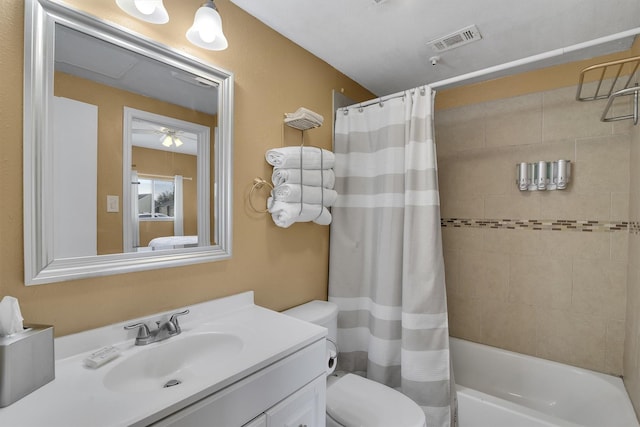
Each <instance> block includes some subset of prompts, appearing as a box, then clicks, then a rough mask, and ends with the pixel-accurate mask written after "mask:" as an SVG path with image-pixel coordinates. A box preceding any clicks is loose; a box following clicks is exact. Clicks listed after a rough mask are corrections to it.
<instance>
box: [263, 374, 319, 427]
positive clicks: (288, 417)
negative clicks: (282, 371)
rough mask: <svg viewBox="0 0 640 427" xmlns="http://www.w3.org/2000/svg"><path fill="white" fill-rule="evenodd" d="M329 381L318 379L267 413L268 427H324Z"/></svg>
mask: <svg viewBox="0 0 640 427" xmlns="http://www.w3.org/2000/svg"><path fill="white" fill-rule="evenodd" d="M326 387H327V380H326V377H325V376H324V375H322V376H320V377H318V378H316V379H315V380H313V381H312V382H311V383H309V384H307V385H306V386H305V387H303V388H302V389H301V390H298V391H297V392H296V393H294V394H292V395H291V396H289V397H288V398H286V399H285V400H283V401H282V402H280V403H278V404H277V405H276V406H274V407H273V408H271V409H269V410H268V411H267V413H266V416H267V418H266V421H267V424H266V427H324V425H325V407H326V398H325V396H326Z"/></svg>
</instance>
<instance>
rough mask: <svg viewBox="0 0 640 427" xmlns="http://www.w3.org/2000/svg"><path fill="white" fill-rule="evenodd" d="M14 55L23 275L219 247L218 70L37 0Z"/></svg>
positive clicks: (227, 88) (226, 235)
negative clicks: (19, 108) (17, 61)
mask: <svg viewBox="0 0 640 427" xmlns="http://www.w3.org/2000/svg"><path fill="white" fill-rule="evenodd" d="M24 61H25V64H24V65H25V66H24V94H25V97H24V251H25V253H24V261H25V283H26V284H27V285H36V284H43V283H51V282H58V281H63V280H71V279H77V278H86V277H93V276H102V275H108V274H117V273H125V272H132V271H141V270H148V269H154V268H165V267H173V266H179V265H187V264H192V263H199V262H208V261H217V260H222V259H227V258H230V257H231V219H232V211H231V209H232V206H231V205H232V203H231V194H232V193H231V191H232V189H231V177H232V141H233V138H232V124H233V75H232V74H231V73H230V72H228V71H225V70H222V69H220V68H217V67H214V66H211V65H208V64H205V63H203V62H202V61H200V60H198V59H196V58H195V57H191V56H188V55H186V54H183V53H181V52H179V51H177V50H175V49H172V48H169V47H167V46H164V45H161V44H159V43H157V42H154V41H152V40H149V39H147V38H145V37H143V36H140V35H137V34H134V33H132V32H130V31H128V30H125V29H123V28H121V27H117V26H115V25H112V24H110V23H107V22H105V21H102V20H100V19H97V18H95V17H92V16H90V15H87V14H85V13H83V12H79V11H76V10H73V9H71V8H69V7H67V6H64V5H61V4H59V3H56V2H53V1H51V0H27V1H26V2H25V59H24ZM143 228H144V230H141V229H143ZM149 230H151V231H149ZM152 242H154V243H153V244H152Z"/></svg>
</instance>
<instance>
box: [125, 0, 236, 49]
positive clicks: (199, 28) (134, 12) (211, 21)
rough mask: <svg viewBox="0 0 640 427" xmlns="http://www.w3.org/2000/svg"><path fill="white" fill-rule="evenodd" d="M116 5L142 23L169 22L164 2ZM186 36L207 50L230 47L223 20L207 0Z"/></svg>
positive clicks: (128, 0) (133, 1)
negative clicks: (223, 28) (223, 30)
mask: <svg viewBox="0 0 640 427" xmlns="http://www.w3.org/2000/svg"><path fill="white" fill-rule="evenodd" d="M116 4H117V5H118V6H119V7H120V9H122V10H124V11H125V12H127V13H128V14H129V15H131V16H133V17H135V18H138V19H140V20H142V21H145V22H150V23H152V24H166V23H167V22H169V14H168V13H167V10H166V9H165V8H164V5H163V4H162V0H116ZM186 36H187V39H188V40H189V41H190V42H191V43H193V44H194V45H196V46H199V47H201V48H203V49H207V50H224V49H226V48H227V47H228V46H229V43H228V42H227V38H226V37H225V36H224V33H223V32H222V18H221V17H220V13H218V8H217V7H216V4H215V3H214V2H213V0H206V1H205V2H204V4H203V5H202V6H201V7H200V8H198V10H197V11H196V14H195V17H194V19H193V25H192V26H191V28H189V30H187V34H186Z"/></svg>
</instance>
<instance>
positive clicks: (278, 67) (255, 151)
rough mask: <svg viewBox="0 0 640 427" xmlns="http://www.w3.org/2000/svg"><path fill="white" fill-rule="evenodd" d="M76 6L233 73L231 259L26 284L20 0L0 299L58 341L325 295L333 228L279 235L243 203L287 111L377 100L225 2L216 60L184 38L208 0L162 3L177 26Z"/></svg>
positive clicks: (17, 2)
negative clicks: (144, 320) (205, 310)
mask: <svg viewBox="0 0 640 427" xmlns="http://www.w3.org/2000/svg"><path fill="white" fill-rule="evenodd" d="M69 3H72V4H75V5H77V7H80V8H83V9H85V10H88V11H90V12H92V13H94V14H96V15H98V16H100V17H102V18H104V19H108V20H112V21H115V22H117V23H118V24H119V25H122V26H125V27H128V28H132V29H133V30H135V31H137V32H140V33H142V34H144V35H146V36H148V37H151V38H154V39H157V40H159V41H160V42H162V43H165V44H167V45H170V46H172V47H173V48H175V49H179V50H182V51H185V52H186V53H188V54H190V55H194V56H197V57H200V58H202V59H203V60H204V61H206V62H208V63H211V64H216V65H218V66H220V67H222V68H225V69H227V70H230V71H233V72H234V73H235V79H236V80H235V125H234V133H235V145H234V156H235V160H234V163H233V167H234V175H233V179H234V193H233V196H234V197H233V200H234V205H233V208H234V217H233V225H234V229H233V232H234V238H233V250H234V256H233V259H231V260H229V261H222V262H216V263H205V264H198V265H193V266H186V267H177V268H170V269H164V270H157V271H146V272H140V273H133V274H123V275H115V276H108V277H100V278H94V279H85V280H77V281H70V282H64V283H58V284H50V285H41V286H29V287H26V286H24V278H23V262H22V258H23V245H22V228H23V226H22V63H23V55H22V51H23V28H24V27H23V20H24V17H23V7H24V2H23V1H21V0H4V1H2V2H0V20H1V21H0V22H1V23H2V25H0V40H2V43H0V55H1V56H2V58H3V60H2V62H1V63H0V75H1V76H2V79H1V80H0V87H1V91H0V93H2V102H1V103H0V129H1V130H2V134H3V141H2V144H0V162H2V167H0V173H1V179H0V196H1V197H2V200H3V202H4V203H3V214H2V218H3V221H2V224H0V239H1V241H2V242H3V246H2V250H1V251H2V256H1V257H0V295H13V296H15V297H17V298H18V299H19V300H20V303H21V307H22V311H23V315H24V317H25V319H26V320H27V321H29V322H36V323H47V324H53V325H55V328H56V335H58V336H59V335H65V334H69V333H72V332H76V331H81V330H85V329H89V328H94V327H98V326H102V325H105V324H109V323H113V322H117V321H123V320H126V319H130V318H133V317H136V316H142V315H146V314H150V313H154V312H158V311H161V310H168V309H171V308H175V307H179V306H184V305H188V304H193V303H197V302H201V301H205V300H209V299H212V298H217V297H221V296H225V295H230V294H234V293H237V292H242V291H246V290H254V291H255V292H256V301H257V303H258V304H261V305H264V306H266V307H270V308H273V309H276V310H279V309H284V308H287V307H290V306H293V305H295V304H299V303H302V302H304V301H307V300H311V299H314V298H321V299H322V298H326V293H327V269H328V267H327V265H328V238H329V230H328V227H321V226H318V225H315V224H311V223H306V224H296V225H294V226H292V227H291V228H289V229H280V228H278V227H276V226H275V225H274V224H273V222H272V220H271V218H270V217H269V216H267V215H264V214H257V213H254V212H252V211H251V210H250V209H249V207H248V203H247V195H248V193H249V190H250V188H251V184H252V180H253V178H254V177H256V176H263V177H267V176H269V175H270V172H269V170H270V167H268V165H267V164H266V162H265V161H264V153H265V151H266V150H267V149H268V148H271V147H277V146H281V145H283V144H284V143H287V144H298V143H299V140H298V139H296V140H295V141H290V140H287V141H283V137H282V135H283V125H282V118H283V113H285V112H291V111H295V110H296V109H297V108H298V107H300V106H305V107H308V108H311V109H313V110H315V111H317V112H319V113H320V114H322V115H324V117H325V118H326V119H327V123H331V91H332V90H333V89H336V90H340V89H344V93H345V95H348V96H349V97H351V98H353V99H355V100H365V99H369V98H371V97H372V95H371V93H369V92H368V91H366V90H364V89H363V88H362V87H360V86H358V85H357V84H355V83H354V82H353V81H351V80H350V79H348V78H347V77H345V76H344V75H343V74H341V73H339V72H338V71H336V70H335V69H333V68H332V67H330V66H329V65H327V64H326V63H324V62H323V61H321V60H319V59H318V58H316V57H314V56H312V55H311V54H309V53H308V52H306V51H304V50H303V49H302V48H300V47H298V46H296V45H294V44H293V43H291V42H290V41H289V40H287V39H285V38H284V37H282V36H280V35H278V34H277V33H275V32H274V31H272V30H270V29H269V28H267V27H266V26H264V25H262V24H261V23H260V22H258V21H257V20H255V19H254V18H252V17H250V16H248V15H247V14H245V13H244V12H242V11H241V10H240V9H238V8H237V7H235V6H234V5H233V4H232V3H230V2H229V0H218V1H217V2H216V5H217V6H218V8H219V10H220V13H221V15H222V17H223V21H224V27H225V33H226V35H227V38H228V40H229V44H230V46H229V48H228V49H227V50H225V51H222V52H209V51H204V50H202V49H199V48H197V47H195V46H192V45H191V44H189V42H188V41H187V40H186V39H185V38H184V34H185V32H186V30H187V28H188V27H189V26H190V25H191V23H192V20H193V14H194V13H195V10H196V9H197V8H198V7H199V6H200V4H201V3H202V2H201V0H184V1H171V2H165V3H166V7H167V9H168V11H169V14H170V16H171V21H170V23H168V24H166V25H161V26H154V25H152V24H145V23H143V22H140V21H137V20H135V19H133V18H130V17H128V16H127V15H125V14H124V13H123V12H121V11H120V9H119V8H118V7H117V6H116V4H115V2H114V1H113V0H99V1H98V0H96V1H92V2H87V1H83V0H73V1H69ZM294 136H297V135H294ZM305 142H308V143H309V144H313V145H318V146H323V147H326V148H330V146H331V126H330V125H325V126H323V127H321V128H319V129H316V130H314V131H311V132H309V133H308V137H306V138H305Z"/></svg>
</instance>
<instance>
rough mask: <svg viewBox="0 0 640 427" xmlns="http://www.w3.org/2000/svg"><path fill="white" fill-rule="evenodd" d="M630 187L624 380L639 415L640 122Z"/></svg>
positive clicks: (633, 143)
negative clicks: (630, 225)
mask: <svg viewBox="0 0 640 427" xmlns="http://www.w3.org/2000/svg"><path fill="white" fill-rule="evenodd" d="M629 157H630V159H631V165H632V166H631V187H630V194H629V202H630V203H629V205H630V206H629V207H630V210H629V218H630V219H631V221H632V222H631V224H632V225H633V226H632V227H631V229H630V233H629V269H628V273H627V274H628V287H627V327H626V334H625V347H624V383H625V386H626V387H627V391H628V392H629V396H630V397H631V401H632V402H633V405H634V407H635V408H636V413H637V414H640V352H639V350H638V349H639V348H640V228H639V227H638V226H639V225H640V124H639V125H637V126H634V127H633V130H632V132H631V155H630V156H629Z"/></svg>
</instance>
